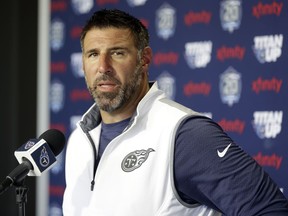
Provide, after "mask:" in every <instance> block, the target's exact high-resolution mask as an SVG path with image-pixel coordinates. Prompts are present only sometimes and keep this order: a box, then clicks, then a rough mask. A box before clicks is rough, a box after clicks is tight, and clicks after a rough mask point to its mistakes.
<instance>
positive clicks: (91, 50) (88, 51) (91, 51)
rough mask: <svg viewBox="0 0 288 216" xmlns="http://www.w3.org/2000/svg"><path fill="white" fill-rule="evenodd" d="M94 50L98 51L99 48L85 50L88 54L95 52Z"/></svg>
mask: <svg viewBox="0 0 288 216" xmlns="http://www.w3.org/2000/svg"><path fill="white" fill-rule="evenodd" d="M94 52H97V49H95V48H93V49H89V50H87V51H85V52H84V54H85V55H87V54H91V53H94Z"/></svg>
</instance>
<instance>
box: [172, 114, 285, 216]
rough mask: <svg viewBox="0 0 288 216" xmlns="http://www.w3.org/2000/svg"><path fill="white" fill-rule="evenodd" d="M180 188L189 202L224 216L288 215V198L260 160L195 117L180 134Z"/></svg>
mask: <svg viewBox="0 0 288 216" xmlns="http://www.w3.org/2000/svg"><path fill="white" fill-rule="evenodd" d="M174 176H175V186H176V190H177V191H178V194H179V196H180V198H181V199H182V200H183V201H184V202H186V203H201V204H204V205H207V206H209V207H211V208H214V209H216V210H218V211H220V212H222V213H223V214H225V215H229V216H232V215H237V216H240V215H245V216H247V215H265V214H267V215H273V214H272V213H273V212H274V213H276V214H277V215H279V216H281V215H288V203H287V199H286V198H285V197H284V195H283V194H282V193H281V192H280V190H279V189H278V187H277V185H276V184H275V183H274V182H273V181H272V179H271V178H270V177H269V176H268V175H267V173H265V171H264V170H263V169H262V167H260V166H259V165H258V164H257V163H256V162H255V160H254V159H253V158H252V157H250V156H249V155H248V154H247V153H245V152H244V151H243V150H242V149H241V147H240V146H239V145H237V144H235V142H234V141H233V140H232V139H231V138H230V137H229V136H228V135H227V134H226V133H225V132H224V131H223V130H222V128H221V127H220V126H219V125H218V124H217V123H215V122H213V121H212V120H211V119H209V118H206V117H200V116H197V117H190V118H189V119H186V120H185V121H184V122H182V124H181V125H180V127H179V129H178V132H177V134H176V143H175V153H174Z"/></svg>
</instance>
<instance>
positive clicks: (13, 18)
mask: <svg viewBox="0 0 288 216" xmlns="http://www.w3.org/2000/svg"><path fill="white" fill-rule="evenodd" d="M1 9H2V10H1V13H0V17H1V25H0V28H1V34H0V41H1V46H0V47H1V51H0V54H1V57H0V59H1V60H0V62H1V64H0V65H1V67H0V69H1V101H2V102H1V105H0V107H1V111H0V113H1V130H0V131H1V134H0V181H1V182H2V181H3V180H4V179H5V177H6V176H7V175H8V174H9V173H10V172H11V171H12V170H13V169H14V168H15V167H16V166H17V165H18V162H17V160H16V158H15V157H14V151H15V150H16V149H17V148H18V147H19V146H20V145H22V144H23V143H25V142H26V141H27V140H28V139H30V138H35V137H36V96H37V95H36V89H37V85H36V81H37V22H38V14H37V11H38V1H37V0H29V1H28V2H27V1H21V0H9V1H2V2H1ZM35 180H36V179H35V177H28V178H26V180H25V183H26V185H27V186H28V188H29V191H28V196H27V197H28V202H27V204H26V215H29V216H33V215H35ZM17 209H18V206H17V205H16V196H15V187H11V188H10V189H9V190H8V191H6V192H5V193H4V194H2V195H0V215H1V216H14V215H17Z"/></svg>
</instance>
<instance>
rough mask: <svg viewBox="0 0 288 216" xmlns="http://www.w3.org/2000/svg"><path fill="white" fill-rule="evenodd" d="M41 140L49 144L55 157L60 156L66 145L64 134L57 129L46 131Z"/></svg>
mask: <svg viewBox="0 0 288 216" xmlns="http://www.w3.org/2000/svg"><path fill="white" fill-rule="evenodd" d="M39 139H44V140H45V141H46V142H47V143H48V145H49V147H50V148H51V150H52V152H53V153H54V155H55V156H57V155H58V154H60V152H61V151H62V150H63V148H64V146H65V143H66V139H65V136H64V134H63V133H62V132H61V131H59V130H57V129H49V130H47V131H45V132H44V133H42V134H41V135H40V136H39Z"/></svg>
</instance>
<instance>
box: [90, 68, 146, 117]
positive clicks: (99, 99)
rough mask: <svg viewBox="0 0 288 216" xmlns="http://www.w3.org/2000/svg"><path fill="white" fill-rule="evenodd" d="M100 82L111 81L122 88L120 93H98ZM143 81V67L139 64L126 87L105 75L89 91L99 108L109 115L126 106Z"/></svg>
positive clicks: (119, 90) (119, 89)
mask: <svg viewBox="0 0 288 216" xmlns="http://www.w3.org/2000/svg"><path fill="white" fill-rule="evenodd" d="M100 80H111V81H113V82H115V83H117V84H118V85H119V86H120V87H119V88H118V91H115V92H98V91H97V86H96V85H97V82H99V81H100ZM141 81H142V67H141V65H140V64H139V65H138V66H137V67H136V70H135V73H133V76H131V78H130V79H129V80H128V83H127V84H126V85H124V86H122V85H121V83H120V81H118V80H116V79H115V78H114V77H111V76H109V75H107V74H103V76H102V77H100V78H98V79H97V80H96V81H95V82H94V84H93V87H92V88H91V87H88V90H89V92H90V94H91V95H92V97H93V98H94V101H95V102H96V105H97V106H98V108H99V109H100V110H103V111H106V112H108V113H109V112H113V111H115V110H117V109H119V108H121V107H122V106H123V105H124V104H126V103H127V102H128V101H129V100H130V99H131V98H132V96H133V94H135V92H138V91H137V90H139V88H140V85H141Z"/></svg>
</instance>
